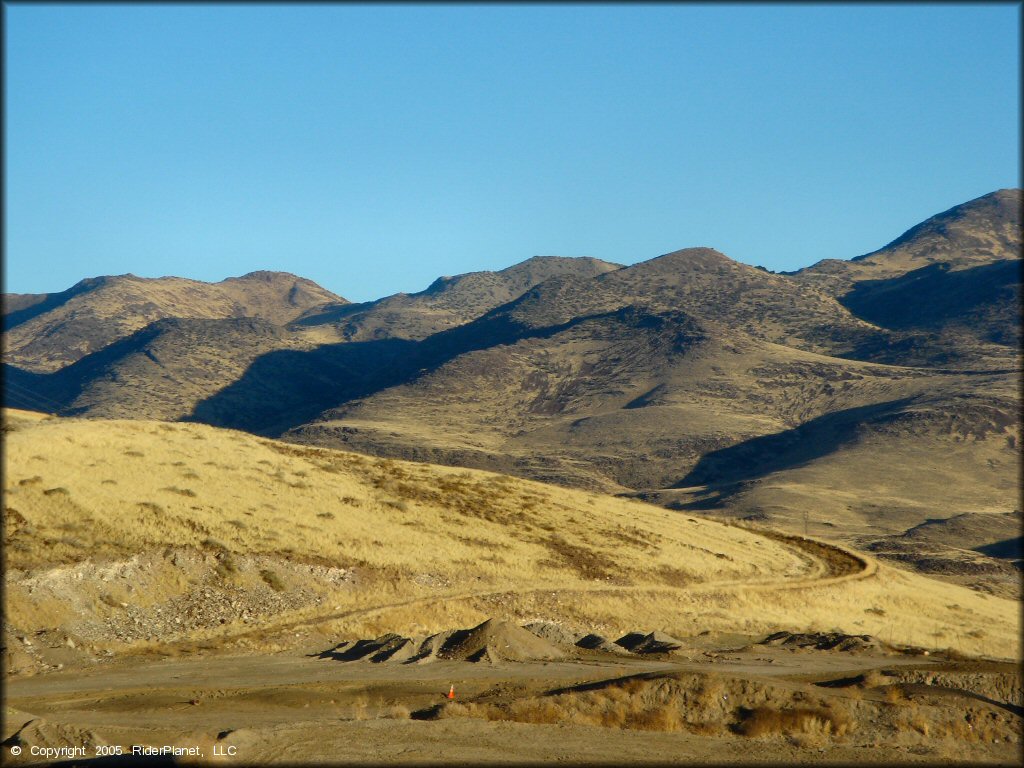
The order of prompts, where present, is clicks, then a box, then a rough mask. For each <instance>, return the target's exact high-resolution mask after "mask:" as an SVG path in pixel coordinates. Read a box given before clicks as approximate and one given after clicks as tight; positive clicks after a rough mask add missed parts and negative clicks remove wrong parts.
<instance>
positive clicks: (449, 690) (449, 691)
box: [448, 685, 455, 699]
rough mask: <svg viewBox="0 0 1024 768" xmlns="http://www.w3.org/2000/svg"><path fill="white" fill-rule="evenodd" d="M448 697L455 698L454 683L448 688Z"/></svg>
mask: <svg viewBox="0 0 1024 768" xmlns="http://www.w3.org/2000/svg"><path fill="white" fill-rule="evenodd" d="M448 698H449V699H454V698H455V686H454V685H453V686H452V687H451V688H449V689H448Z"/></svg>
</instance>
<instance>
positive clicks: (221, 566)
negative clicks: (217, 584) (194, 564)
mask: <svg viewBox="0 0 1024 768" xmlns="http://www.w3.org/2000/svg"><path fill="white" fill-rule="evenodd" d="M216 572H217V575H218V576H220V577H221V578H222V579H226V578H228V577H229V576H231V574H234V573H238V562H237V561H236V560H235V558H234V557H233V556H232V555H231V553H230V552H225V553H223V554H222V555H221V556H220V558H219V562H218V563H217V568H216Z"/></svg>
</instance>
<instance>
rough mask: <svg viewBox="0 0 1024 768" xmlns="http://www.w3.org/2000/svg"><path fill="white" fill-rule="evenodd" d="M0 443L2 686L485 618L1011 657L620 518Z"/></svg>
mask: <svg viewBox="0 0 1024 768" xmlns="http://www.w3.org/2000/svg"><path fill="white" fill-rule="evenodd" d="M4 428H5V431H6V451H5V457H4V459H5V467H4V469H5V472H4V483H5V488H4V490H5V503H6V512H5V533H4V535H5V552H6V556H7V572H6V582H5V586H6V589H5V606H4V607H5V616H6V624H5V635H6V640H5V641H6V644H7V646H8V648H15V649H17V650H18V654H14V655H13V656H12V658H11V661H10V663H11V664H14V665H17V664H19V663H23V662H24V658H22V657H23V656H24V655H25V654H29V653H30V651H28V650H26V649H25V648H23V647H22V646H21V645H20V644H19V641H18V640H17V638H18V637H32V636H34V635H35V634H36V633H43V634H45V633H47V632H53V631H58V630H59V631H60V632H63V633H64V634H65V635H66V636H67V638H68V639H69V640H70V641H71V642H70V644H69V645H68V646H67V649H68V654H70V655H69V658H71V657H72V656H73V655H74V654H75V653H78V654H88V653H93V654H95V653H101V652H103V651H104V650H110V651H112V652H124V651H126V650H128V651H131V650H134V651H145V650H146V649H164V651H163V652H172V650H173V648H179V649H189V648H191V649H195V648H199V647H205V648H208V649H219V648H224V647H228V646H230V647H234V648H254V649H262V650H266V649H268V648H275V647H285V646H287V645H288V644H289V642H291V637H292V632H293V630H294V629H295V628H296V627H300V626H301V627H316V628H318V630H320V631H323V632H325V633H335V632H340V631H345V632H358V633H371V632H375V631H397V632H405V633H412V632H424V631H437V630H439V629H443V628H446V627H450V626H472V624H471V623H470V622H477V623H479V621H482V620H483V619H485V618H488V617H493V618H497V619H509V620H516V621H521V622H523V621H529V620H549V621H557V622H561V623H567V624H572V625H578V626H584V627H589V628H591V629H592V630H594V631H600V632H602V633H605V634H611V633H612V632H615V631H619V632H625V631H631V630H633V629H636V628H637V627H650V628H656V629H660V630H662V631H667V632H669V633H671V634H675V635H677V636H692V635H696V634H697V633H699V632H700V631H703V630H718V631H745V632H761V631H764V632H766V633H767V632H769V631H773V630H775V629H779V628H782V629H809V628H819V629H820V628H825V629H833V628H836V629H840V630H843V631H848V632H853V633H864V632H868V633H873V634H877V635H882V636H884V637H885V639H886V640H890V639H891V640H892V641H893V642H904V643H915V644H919V645H924V646H926V647H929V646H930V647H939V646H941V647H946V646H950V645H954V646H957V647H959V648H960V649H961V650H962V651H966V652H973V653H985V654H991V655H996V656H1000V657H1013V658H1016V657H1017V655H1018V654H1019V636H1018V633H1017V611H1018V604H1017V603H1016V602H1013V601H1009V600H1003V599H999V598H996V597H988V596H986V595H982V594H979V593H977V592H972V591H970V590H967V589H964V588H960V587H956V586H951V585H948V584H941V583H938V582H933V581H931V580H929V579H926V578H923V577H921V576H916V575H913V574H909V573H905V572H900V571H896V570H893V569H890V568H888V567H885V566H881V567H878V566H876V565H875V564H874V563H873V562H872V561H870V559H867V560H865V559H862V558H857V557H854V556H851V555H849V554H845V553H844V552H842V551H841V550H836V549H833V548H831V547H827V546H821V545H815V544H813V543H809V542H799V541H796V540H792V539H786V538H779V537H778V536H776V535H768V534H766V533H763V532H758V531H756V530H747V529H744V528H740V527H735V526H726V525H722V524H720V523H716V522H714V521H710V520H704V519H701V518H698V517H694V516H691V515H687V514H681V513H678V512H672V511H669V510H666V509H663V508H658V507H654V506H650V505H646V504H643V503H640V502H638V501H634V500H627V499H620V498H615V497H610V496H602V495H599V494H593V493H588V492H585V491H576V490H570V489H564V488H557V487H553V486H546V485H542V484H539V483H535V482H531V481H525V480H520V479H515V478H510V477H506V476H501V475H496V474H492V473H488V472H481V471H473V470H462V469H452V468H446V467H437V466H430V465H424V464H411V463H405V462H401V461H393V460H386V459H372V458H368V457H365V456H360V455H356V454H351V453H346V452H341V451H334V450H330V449H324V448H307V447H302V446H295V445H291V444H287V443H280V442H276V441H273V440H268V439H264V438H259V437H255V436H252V435H248V434H242V433H237V432H232V431H227V430H219V429H215V428H211V427H207V426H202V425H184V424H167V423H159V422H143V421H89V420H77V419H57V418H52V417H42V416H40V415H37V414H28V413H25V412H15V411H7V412H6V413H5V420H4ZM910 616H912V617H913V619H912V620H910V618H909V617H910ZM54 628H57V629H54ZM360 636H369V635H368V634H361V635H360ZM70 649H74V651H73V652H72V650H70ZM168 649H171V650H168ZM19 654H21V655H19Z"/></svg>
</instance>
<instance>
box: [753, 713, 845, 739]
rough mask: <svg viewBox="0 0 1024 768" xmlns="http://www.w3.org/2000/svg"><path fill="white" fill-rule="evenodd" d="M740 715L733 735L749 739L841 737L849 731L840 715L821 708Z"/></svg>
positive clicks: (842, 716)
mask: <svg viewBox="0 0 1024 768" xmlns="http://www.w3.org/2000/svg"><path fill="white" fill-rule="evenodd" d="M741 715H742V717H743V719H742V720H741V721H740V722H739V723H738V724H737V726H736V731H737V733H740V734H742V735H743V736H749V737H753V738H756V737H760V736H791V737H827V736H833V735H834V736H841V735H843V734H844V733H846V731H847V730H849V725H850V723H849V720H848V717H847V716H845V714H844V713H840V712H838V711H836V710H833V709H826V708H822V707H798V708H795V709H775V708H773V707H757V708H755V709H752V710H741Z"/></svg>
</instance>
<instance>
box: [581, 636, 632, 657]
mask: <svg viewBox="0 0 1024 768" xmlns="http://www.w3.org/2000/svg"><path fill="white" fill-rule="evenodd" d="M576 647H577V648H582V649H583V650H585V651H603V652H605V653H618V654H628V653H629V651H628V650H626V649H625V648H623V647H622V646H621V645H616V644H615V643H613V642H612V641H611V640H609V639H608V638H606V637H602V636H601V635H595V634H593V633H591V634H589V635H584V636H583V637H581V638H580V639H579V640H577V641H576Z"/></svg>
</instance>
